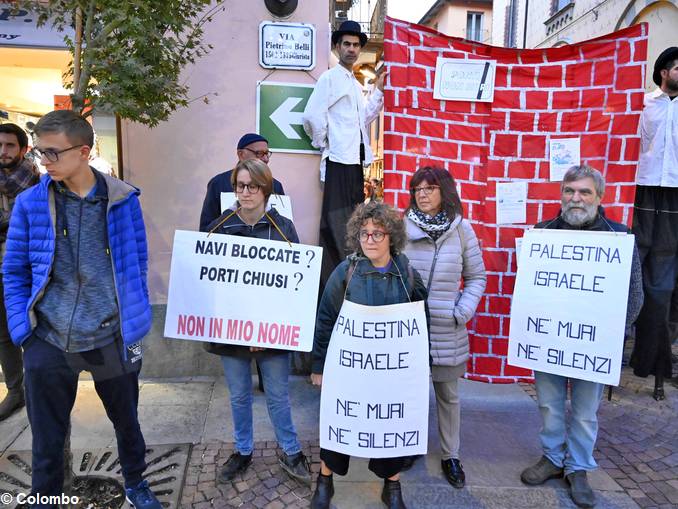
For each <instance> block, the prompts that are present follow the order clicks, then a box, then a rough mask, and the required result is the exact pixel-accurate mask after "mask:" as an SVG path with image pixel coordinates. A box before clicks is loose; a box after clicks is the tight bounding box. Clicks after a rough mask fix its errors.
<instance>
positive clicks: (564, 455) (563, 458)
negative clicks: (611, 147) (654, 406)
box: [520, 165, 643, 507]
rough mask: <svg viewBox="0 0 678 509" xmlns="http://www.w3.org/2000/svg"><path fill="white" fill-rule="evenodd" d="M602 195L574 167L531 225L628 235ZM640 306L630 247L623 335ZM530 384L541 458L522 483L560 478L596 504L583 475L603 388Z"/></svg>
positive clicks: (593, 179) (539, 379)
mask: <svg viewBox="0 0 678 509" xmlns="http://www.w3.org/2000/svg"><path fill="white" fill-rule="evenodd" d="M604 192H605V180H604V179H603V176H602V175H601V174H600V172H599V171H598V170H596V169H594V168H591V167H590V166H586V165H584V166H573V167H572V168H570V169H569V170H567V173H565V176H564V177H563V182H562V184H561V187H560V200H561V203H562V206H561V210H560V215H559V216H558V217H556V218H554V219H551V220H549V221H544V222H543V223H539V224H537V225H535V228H547V229H555V230H589V231H599V232H625V233H629V232H630V230H629V229H628V228H627V227H626V226H625V225H623V224H621V223H616V222H614V221H610V220H609V219H607V218H606V217H605V211H604V210H603V207H601V205H600V202H601V200H602V198H603V193H604ZM642 305H643V281H642V274H641V268H640V258H639V257H638V249H637V248H636V247H634V249H633V261H632V265H631V278H630V281H629V298H628V305H627V308H626V328H627V330H628V329H629V327H631V325H632V324H633V322H634V321H635V319H636V317H637V316H638V313H639V312H640V308H641V307H642ZM534 380H535V387H536V390H537V401H538V404H539V410H540V411H541V416H542V430H541V433H540V434H539V438H540V440H541V445H542V451H543V456H542V458H541V459H540V460H539V461H538V462H537V463H536V464H535V465H533V466H531V467H529V468H527V469H525V470H524V471H523V472H522V474H521V476H520V478H521V480H522V481H523V482H524V483H525V484H530V485H537V484H542V483H544V482H546V481H547V480H548V479H554V478H559V477H563V475H564V476H565V478H566V479H567V482H568V484H569V485H570V496H571V497H572V500H573V501H574V503H575V504H577V506H579V507H593V506H594V505H595V500H596V499H595V495H594V493H593V490H592V489H591V486H590V485H589V483H588V480H587V475H586V473H587V472H588V471H591V470H594V469H595V468H596V467H597V465H596V462H595V460H594V459H593V448H594V446H595V444H596V437H597V434H598V416H597V413H598V405H599V404H600V398H601V396H602V393H603V388H604V385H602V384H598V383H595V382H589V381H587V380H579V379H576V378H568V377H564V376H559V375H553V374H550V373H543V372H540V371H535V372H534ZM568 382H569V385H570V387H571V403H572V405H571V407H572V412H571V413H572V416H571V417H572V418H571V421H570V426H569V430H568V429H567V420H566V417H565V407H566V405H565V403H566V400H567V385H568Z"/></svg>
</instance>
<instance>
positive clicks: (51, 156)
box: [33, 144, 85, 163]
mask: <svg viewBox="0 0 678 509" xmlns="http://www.w3.org/2000/svg"><path fill="white" fill-rule="evenodd" d="M84 146H85V145H84V144H82V145H73V146H72V147H68V148H65V149H63V150H53V149H51V148H47V149H45V150H40V149H39V148H37V147H36V148H34V149H33V153H34V154H35V156H36V157H39V158H40V159H42V158H43V157H44V158H45V159H47V160H48V161H49V162H51V163H56V162H57V161H58V160H59V154H63V153H64V152H68V151H69V150H73V149H74V148H80V147H84Z"/></svg>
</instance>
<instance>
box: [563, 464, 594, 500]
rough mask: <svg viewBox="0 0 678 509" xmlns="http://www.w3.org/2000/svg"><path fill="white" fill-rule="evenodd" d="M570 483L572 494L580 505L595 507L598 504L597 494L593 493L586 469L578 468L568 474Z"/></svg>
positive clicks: (567, 477) (573, 498)
mask: <svg viewBox="0 0 678 509" xmlns="http://www.w3.org/2000/svg"><path fill="white" fill-rule="evenodd" d="M566 479H567V482H568V484H569V485H570V496H571V497H572V501H573V502H574V503H575V504H576V505H577V506H578V507H593V506H595V505H596V495H595V494H594V493H593V490H592V489H591V486H590V485H589V481H588V479H587V478H586V471H585V470H577V471H575V472H572V473H571V474H567V476H566Z"/></svg>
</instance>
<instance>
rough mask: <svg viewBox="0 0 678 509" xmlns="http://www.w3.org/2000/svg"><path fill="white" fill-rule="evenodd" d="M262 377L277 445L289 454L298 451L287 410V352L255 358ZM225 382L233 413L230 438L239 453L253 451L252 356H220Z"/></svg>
mask: <svg viewBox="0 0 678 509" xmlns="http://www.w3.org/2000/svg"><path fill="white" fill-rule="evenodd" d="M257 362H258V364H259V367H260V368H261V375H262V376H263V377H264V389H265V391H266V392H265V394H266V405H267V407H268V415H269V417H270V418H271V424H273V429H274V431H275V436H276V438H277V439H278V444H279V445H280V448H281V449H282V450H283V451H284V452H285V454H288V455H292V454H296V453H298V452H299V451H301V444H299V441H298V440H297V431H296V430H295V429H294V423H293V422H292V412H291V410H290V398H289V385H288V381H287V377H288V375H289V369H290V368H289V355H287V354H274V355H262V356H261V357H259V358H257ZM221 363H222V364H223V366H224V375H225V378H226V386H227V387H228V391H229V392H230V395H231V412H232V414H233V439H234V440H235V449H236V451H238V452H239V453H240V454H252V450H253V449H254V431H253V425H252V368H251V366H252V359H251V358H249V357H235V356H233V357H231V356H227V355H222V356H221Z"/></svg>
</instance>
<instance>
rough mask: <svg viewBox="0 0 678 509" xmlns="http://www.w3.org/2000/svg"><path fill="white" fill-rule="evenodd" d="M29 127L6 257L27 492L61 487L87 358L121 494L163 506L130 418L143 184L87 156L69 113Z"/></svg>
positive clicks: (133, 412) (143, 300)
mask: <svg viewBox="0 0 678 509" xmlns="http://www.w3.org/2000/svg"><path fill="white" fill-rule="evenodd" d="M35 133H36V135H37V142H36V151H37V153H38V154H40V156H41V162H42V164H43V165H44V166H45V167H46V168H47V175H46V176H44V177H43V178H42V179H41V181H40V183H39V184H37V185H35V186H33V187H31V188H30V189H28V190H26V191H25V192H24V193H22V194H20V195H19V196H18V197H17V200H16V203H15V205H14V213H13V214H12V218H11V221H10V226H9V232H8V235H7V243H6V254H5V258H4V263H3V267H2V269H3V275H4V281H5V304H6V307H7V322H8V327H9V331H10V334H11V336H12V340H13V341H14V343H15V344H17V345H21V346H22V348H23V351H24V370H25V388H26V400H27V405H26V407H27V411H28V419H29V422H30V424H31V431H32V434H33V460H32V470H33V473H32V487H31V493H32V494H34V495H36V494H40V495H41V496H48V497H49V496H58V495H60V494H61V493H62V491H63V480H64V479H63V447H64V441H65V437H66V433H67V432H68V428H69V423H70V414H71V409H72V408H73V404H74V402H75V396H76V392H77V389H78V375H79V373H80V371H83V370H85V371H89V372H91V374H92V378H93V380H94V386H95V388H96V391H97V394H99V397H100V398H101V401H102V402H103V404H104V407H105V409H106V413H107V415H108V417H109V418H110V419H111V421H112V422H113V425H114V427H115V433H116V438H117V441H118V453H119V456H120V464H121V467H122V474H123V477H124V479H125V491H126V495H127V500H128V501H129V502H130V503H131V504H132V506H133V507H136V508H153V509H160V508H161V507H162V506H161V505H160V503H159V502H158V500H157V499H156V498H155V496H154V495H153V493H152V492H151V490H150V489H149V487H148V483H147V481H144V480H143V478H142V474H143V472H144V470H145V469H146V462H145V459H144V457H145V451H146V445H145V442H144V437H143V435H142V433H141V428H140V427H139V421H138V418H137V403H138V399H139V383H138V377H139V370H140V368H141V345H140V341H141V339H142V338H143V337H144V335H145V334H146V333H147V332H148V330H149V329H150V327H151V308H150V304H149V300H148V289H147V286H146V272H147V262H148V253H147V248H146V233H145V229H144V221H143V217H142V214H141V206H140V205H139V199H138V195H139V191H138V190H137V189H136V188H134V187H132V186H130V185H129V184H126V183H125V182H123V181H121V180H117V179H115V178H112V177H109V176H107V175H103V174H101V173H99V172H97V171H96V170H94V169H92V168H91V167H90V166H89V164H88V160H89V153H90V150H91V147H92V144H93V131H92V127H91V126H90V124H89V123H88V122H87V121H86V120H85V119H84V118H83V117H82V116H80V115H78V114H77V113H75V112H73V111H68V110H62V111H53V112H51V113H48V114H47V115H45V116H44V117H42V118H41V119H40V121H39V122H38V123H37V125H36V126H35ZM35 507H56V505H51V504H47V505H44V504H43V505H37V506H35Z"/></svg>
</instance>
